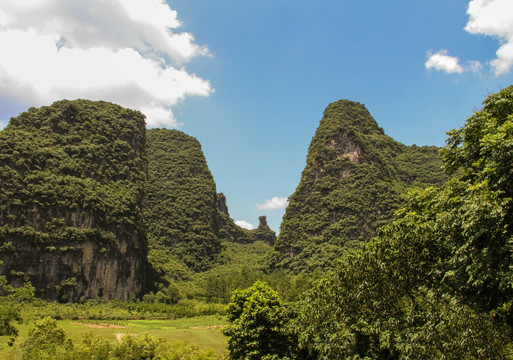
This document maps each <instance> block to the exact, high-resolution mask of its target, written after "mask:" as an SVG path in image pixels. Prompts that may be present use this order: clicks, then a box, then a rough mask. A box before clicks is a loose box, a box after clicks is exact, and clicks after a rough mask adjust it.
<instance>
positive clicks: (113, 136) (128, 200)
mask: <svg viewBox="0 0 513 360" xmlns="http://www.w3.org/2000/svg"><path fill="white" fill-rule="evenodd" d="M145 168H146V160H145V124H144V116H143V115H142V114H141V113H139V112H136V111H132V110H127V109H123V108H121V107H120V106H117V105H114V104H110V103H105V102H91V101H85V100H77V101H65V100H63V101H59V102H56V103H54V104H53V105H52V106H48V107H42V108H40V109H35V108H31V109H29V111H28V112H25V113H23V114H21V115H20V116H18V117H17V118H13V119H11V121H10V123H9V125H8V126H7V127H6V128H5V129H4V130H2V131H1V132H0V260H1V261H3V263H2V264H1V265H0V272H1V273H2V274H4V275H7V276H8V277H9V278H10V280H11V281H12V282H13V283H15V284H16V283H21V282H23V281H24V279H29V280H30V281H31V282H32V284H33V285H34V286H35V287H36V293H37V295H38V296H41V297H43V298H47V299H59V300H71V301H75V300H78V299H80V298H81V297H86V298H94V297H97V296H99V297H101V298H105V299H113V298H116V299H128V298H129V295H130V294H131V293H133V294H135V295H138V294H140V293H141V292H142V291H143V288H144V286H145V273H146V238H145V235H144V229H143V222H142V210H141V206H142V199H143V194H144V180H145Z"/></svg>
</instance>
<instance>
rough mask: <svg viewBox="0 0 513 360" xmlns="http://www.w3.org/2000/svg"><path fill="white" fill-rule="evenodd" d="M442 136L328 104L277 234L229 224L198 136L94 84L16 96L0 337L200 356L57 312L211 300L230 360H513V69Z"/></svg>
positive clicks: (175, 314) (5, 184) (163, 313)
mask: <svg viewBox="0 0 513 360" xmlns="http://www.w3.org/2000/svg"><path fill="white" fill-rule="evenodd" d="M448 136H449V137H448V139H447V141H446V146H445V147H444V148H442V149H437V148H435V147H417V146H405V145H403V144H400V143H398V142H396V141H394V140H393V139H391V138H390V137H388V136H386V135H385V134H384V132H383V130H382V129H381V128H380V127H379V126H378V125H377V123H376V122H375V121H374V119H372V117H371V116H370V114H369V113H368V111H367V110H366V109H365V107H364V106H363V105H361V104H358V103H354V102H350V101H347V100H342V101H339V102H336V103H333V104H331V105H330V106H328V108H327V109H326V111H325V113H324V116H323V118H322V120H321V122H320V125H319V128H318V129H317V132H316V134H315V136H314V137H313V139H312V142H311V144H310V148H309V152H308V157H307V164H306V167H305V169H304V171H303V174H302V178H301V182H300V184H299V185H298V187H297V189H296V191H295V193H294V194H293V195H292V196H291V198H290V204H289V206H288V208H287V210H286V214H285V216H284V220H283V224H282V227H281V233H280V235H279V237H278V239H276V237H275V234H274V232H273V231H272V230H271V229H270V228H269V227H268V226H267V224H266V221H265V218H264V217H262V218H261V219H260V226H259V227H258V229H255V230H253V231H248V230H245V229H242V228H240V227H238V226H237V225H235V224H234V222H233V220H232V219H231V218H230V215H229V212H228V207H227V205H226V198H225V197H224V195H223V194H219V193H217V189H216V184H215V182H214V179H213V177H212V174H211V173H210V170H209V169H208V166H207V163H206V159H205V157H204V155H203V153H202V151H201V145H200V144H199V142H198V141H197V140H196V139H195V138H193V137H191V136H189V135H186V134H184V133H182V132H180V131H177V130H167V129H153V130H148V131H146V130H145V129H144V116H143V115H142V114H140V113H138V112H135V111H131V110H126V109H123V108H121V107H118V106H117V105H113V104H109V103H105V102H90V101H85V100H78V101H60V102H57V103H55V104H54V105H52V106H50V107H43V108H41V109H29V111H27V112H26V113H23V114H21V115H20V116H19V117H17V118H13V119H11V122H10V123H9V125H8V127H7V128H6V129H4V130H2V131H1V132H0V180H1V182H0V190H1V191H0V196H1V199H2V202H1V203H0V220H1V222H0V254H1V256H2V258H1V259H2V261H3V263H2V264H0V270H1V271H2V274H0V339H4V340H5V341H6V342H7V344H6V345H5V346H4V347H2V346H0V353H1V354H4V353H5V354H6V353H9V354H17V355H16V356H20V357H19V358H23V359H105V360H108V359H184V360H185V359H214V358H218V357H216V355H214V354H213V353H212V352H209V351H203V350H201V349H199V348H198V347H195V346H193V345H190V344H183V343H182V344H177V343H172V342H169V341H168V340H165V339H164V338H162V337H158V336H153V335H148V334H145V335H142V334H141V335H140V336H125V337H123V338H122V339H118V341H116V342H114V341H109V340H107V339H106V338H104V337H102V336H101V335H98V334H93V333H89V334H86V335H84V336H83V338H82V340H81V341H77V340H73V341H72V340H71V338H70V337H69V335H68V334H67V333H66V331H65V330H64V329H63V328H62V327H61V326H60V325H59V323H58V322H57V321H56V320H62V319H77V320H78V319H83V320H84V319H85V320H88V321H91V320H93V321H94V320H102V321H128V320H143V319H144V320H146V321H158V320H162V319H168V320H171V319H177V318H183V317H191V316H216V317H217V318H218V320H217V321H219V322H218V323H216V324H223V325H220V326H223V330H222V331H223V333H224V334H225V335H226V336H227V351H228V352H229V354H230V355H229V358H230V359H233V360H235V359H244V360H247V359H251V360H253V359H254V360H257V359H268V360H270V359H273V360H278V359H281V360H286V359H287V360H292V359H298V360H300V359H301V360H309V359H512V358H513V343H512V341H511V339H512V336H513V290H512V286H511V284H512V283H513V270H512V269H513V263H512V261H513V260H512V255H513V248H512V235H513V234H512V233H511V232H512V230H511V223H512V221H513V211H512V209H513V208H512V201H513V200H512V199H513V188H512V185H511V184H512V183H513V182H512V181H513V178H512V174H513V86H511V87H508V88H506V89H504V90H502V91H500V92H499V93H497V94H493V95H490V96H489V97H488V98H487V99H486V100H485V101H484V103H483V108H482V109H481V110H479V111H476V112H475V113H474V114H473V115H472V116H471V117H470V118H469V119H468V120H467V121H466V123H465V125H464V126H463V127H462V128H461V129H458V130H453V131H450V132H449V133H448ZM438 154H440V155H438ZM275 240H276V241H275ZM86 260H87V261H86ZM146 262H147V264H146ZM23 266H25V267H23ZM98 269H99V270H98ZM96 271H99V272H100V273H101V275H103V277H102V276H100V275H98V273H96ZM93 273H95V274H96V275H95V276H96V277H95V276H93V275H91V274H93ZM134 273H137V275H138V277H134V275H133V274H134ZM38 274H39V275H38ZM38 276H40V277H38ZM113 276H114V278H115V279H116V281H114V282H113V283H108V281H107V280H102V281H104V282H103V283H102V282H100V281H99V279H100V278H101V279H103V278H104V279H110V278H112V277H113ZM95 279H96V280H95ZM134 279H139V280H137V281H139V283H138V285H137V287H136V288H133V287H132V288H130V289H129V290H128V291H127V290H126V288H129V287H130V286H131V285H129V283H130V282H131V281H134ZM141 279H144V282H145V283H144V284H142V282H143V280H141ZM43 281H46V283H45V284H44V285H43V284H42V282H43ZM105 281H107V282H105ZM102 284H103V285H102ZM105 284H107V285H108V286H105ZM123 286H125V290H123V291H121V290H119V289H122V288H123ZM87 288H94V289H95V290H94V291H92V292H89V293H88V292H87V290H86V289H87ZM100 289H101V291H100ZM133 290H138V291H133ZM41 297H42V298H49V299H51V300H58V301H59V302H55V301H47V300H42V299H39V298H41ZM113 298H114V299H118V300H110V301H108V300H107V299H113ZM119 299H121V300H123V301H120V300H119ZM70 300H71V302H70ZM44 316H47V317H44ZM22 320H24V321H25V322H29V323H30V326H29V330H28V331H27V332H26V334H25V333H24V335H23V337H22V340H20V341H17V340H16V339H17V335H18V334H19V329H18V328H19V325H17V323H16V322H17V321H22ZM225 323H226V324H228V325H226V326H224V324H225ZM219 331H221V330H219ZM4 340H2V341H4ZM9 347H10V348H12V351H11V352H9V351H8V352H2V351H5V348H9ZM225 351H226V349H225Z"/></svg>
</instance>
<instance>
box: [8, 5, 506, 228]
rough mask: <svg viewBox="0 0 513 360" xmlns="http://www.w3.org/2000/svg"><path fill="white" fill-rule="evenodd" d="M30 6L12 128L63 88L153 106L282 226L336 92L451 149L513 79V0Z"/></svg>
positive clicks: (405, 138)
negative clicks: (451, 136)
mask: <svg viewBox="0 0 513 360" xmlns="http://www.w3.org/2000/svg"><path fill="white" fill-rule="evenodd" d="M25 2H26V4H24V1H19V0H16V1H15V0H3V1H0V46H2V48H3V49H7V50H6V51H3V52H2V54H0V127H3V126H5V125H6V124H7V122H8V119H9V118H10V117H11V116H16V115H17V114H19V113H20V112H21V111H24V110H26V109H27V108H28V107H30V106H41V105H45V104H49V103H51V102H53V101H55V100H57V99H60V98H77V97H82V98H91V99H93V100H96V99H104V100H108V101H113V102H117V103H120V104H121V105H123V106H127V107H131V108H136V109H139V110H141V111H143V112H144V113H145V114H146V115H147V116H148V125H149V127H162V126H165V127H169V128H178V129H180V130H182V131H184V132H186V133H188V134H190V135H192V136H195V137H196V138H198V140H199V141H200V142H201V144H202V147H203V151H204V153H205V156H206V158H207V162H208V165H209V167H210V170H211V171H212V173H213V175H214V178H215V181H216V183H217V188H218V191H219V192H223V193H224V194H225V195H226V196H227V199H228V207H229V210H230V215H231V216H232V218H234V219H235V220H239V221H245V222H247V223H251V224H252V225H254V226H256V225H258V216H259V215H266V216H267V218H268V222H269V224H270V226H271V227H272V228H273V229H274V230H276V231H278V229H279V224H280V222H281V217H282V215H283V213H284V207H283V206H284V205H285V203H284V201H283V199H284V198H286V197H288V196H289V195H291V194H292V193H293V192H294V189H295V187H296V186H297V184H298V182H299V179H300V176H301V171H302V170H303V168H304V166H305V160H306V154H307V150H308V145H309V143H310V140H311V138H312V136H313V135H314V132H315V129H316V127H317V126H318V123H319V120H320V118H321V116H322V112H323V110H324V108H325V107H326V106H327V105H328V104H329V103H330V102H333V101H336V100H339V99H350V100H354V101H358V102H361V103H363V104H365V105H366V107H367V108H368V109H369V111H370V113H371V115H372V116H373V117H374V118H375V119H376V121H377V122H378V123H379V125H380V126H381V127H383V128H384V130H385V132H386V133H387V134H388V135H390V136H392V137H393V138H395V139H396V140H398V141H401V142H403V143H405V144H417V145H438V146H443V144H444V140H445V138H446V135H445V132H446V131H448V130H451V129H453V128H458V127H461V126H462V125H463V123H464V121H465V119H466V118H467V117H468V116H469V115H471V113H472V112H473V111H474V110H475V109H477V108H479V107H480V104H481V102H482V101H483V99H484V98H485V97H486V95H488V94H490V93H493V92H496V91H498V90H499V89H500V88H504V87H507V86H509V85H511V84H513V75H512V74H513V67H512V64H513V2H512V1H511V0H492V1H489V0H488V1H487V0H472V1H469V0H465V1H463V0H452V1H439V0H430V1H406V0H402V1H396V0H391V1H387V2H384V1H377V0H375V1H371V0H362V1H344V0H338V1H332V0H317V1H309V0H304V1H297V0H296V1H291V0H273V1H267V0H263V1H259V2H256V1H240V0H219V1H211V0H176V1H168V4H165V3H164V4H162V3H161V2H160V1H159V0H89V1H88V2H86V3H85V4H86V5H84V2H83V0H82V1H79V0H67V1H63V0H25ZM20 4H21V5H20ZM56 24H57V25H56ZM7 54H8V55H7ZM77 72H78V73H80V74H82V76H77V75H75V73H77ZM272 198H275V200H274V201H273V202H269V200H271V199H272ZM266 203H267V204H268V206H265V205H264V204H266ZM257 204H260V205H264V206H257ZM269 204H273V205H274V206H272V205H269ZM272 207H277V208H275V209H272Z"/></svg>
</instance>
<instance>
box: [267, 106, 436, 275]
mask: <svg viewBox="0 0 513 360" xmlns="http://www.w3.org/2000/svg"><path fill="white" fill-rule="evenodd" d="M438 150H439V149H438V148H436V147H433V146H431V147H418V146H415V145H412V146H406V145H403V144H401V143H399V142H397V141H395V140H394V139H392V138H391V137H389V136H387V135H385V133H384V131H383V129H382V128H381V127H379V126H378V124H377V123H376V121H375V120H374V119H373V118H372V116H371V115H370V113H369V112H368V110H367V109H366V108H365V106H364V105H362V104H360V103H357V102H352V101H349V100H340V101H337V102H335V103H332V104H330V105H329V106H328V107H327V108H326V110H325V112H324V115H323V117H322V119H321V121H320V124H319V127H318V128H317V131H316V133H315V135H314V137H313V139H312V141H311V143H310V147H309V149H308V156H307V161H306V167H305V169H304V170H303V173H302V176H301V181H300V183H299V185H298V187H297V188H296V191H295V192H294V194H293V195H292V196H291V197H290V202H289V205H288V207H287V209H286V212H285V215H284V217H283V222H282V224H281V232H280V235H279V236H278V239H277V241H276V244H275V247H274V250H273V253H272V254H271V263H272V266H273V267H274V268H285V269H288V270H290V271H292V272H302V271H312V270H313V269H317V268H319V269H325V268H332V267H333V266H334V263H335V262H336V259H337V258H338V257H339V256H340V254H341V252H342V251H343V250H344V248H347V247H352V246H355V245H356V244H357V243H358V242H361V241H367V240H369V239H370V238H372V237H373V236H375V234H376V229H377V228H378V227H379V226H381V225H383V224H384V223H386V222H387V221H388V220H389V219H390V218H391V216H392V215H393V212H394V211H395V210H396V209H398V208H399V206H400V205H401V204H403V203H404V199H405V195H406V193H407V192H408V191H410V190H413V189H416V188H418V189H421V188H425V187H428V186H431V185H436V184H441V183H443V182H444V179H445V177H444V175H443V172H442V170H441V161H440V159H439V158H438Z"/></svg>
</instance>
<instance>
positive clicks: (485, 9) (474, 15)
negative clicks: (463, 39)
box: [425, 0, 513, 75]
mask: <svg viewBox="0 0 513 360" xmlns="http://www.w3.org/2000/svg"><path fill="white" fill-rule="evenodd" d="M467 14H468V16H469V20H468V22H467V25H466V26H465V30H466V31H467V32H468V33H470V34H475V35H486V36H491V37H494V38H496V39H498V40H499V42H500V44H501V45H500V47H499V49H498V50H497V52H496V55H497V58H496V59H494V60H491V61H490V62H489V64H490V66H491V67H492V70H493V71H494V72H495V74H496V75H501V74H506V73H508V72H510V71H511V68H512V66H513V1H512V0H471V1H470V2H469V5H468V9H467ZM425 66H426V69H436V70H439V71H445V72H447V73H449V74H453V73H458V74H461V73H463V72H479V71H481V69H482V64H481V63H480V62H479V61H473V60H471V61H467V62H466V64H465V65H464V66H462V65H460V60H459V59H458V58H457V57H453V56H449V54H448V51H447V50H441V51H439V52H437V53H435V54H433V53H431V52H428V60H427V61H426V63H425Z"/></svg>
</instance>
